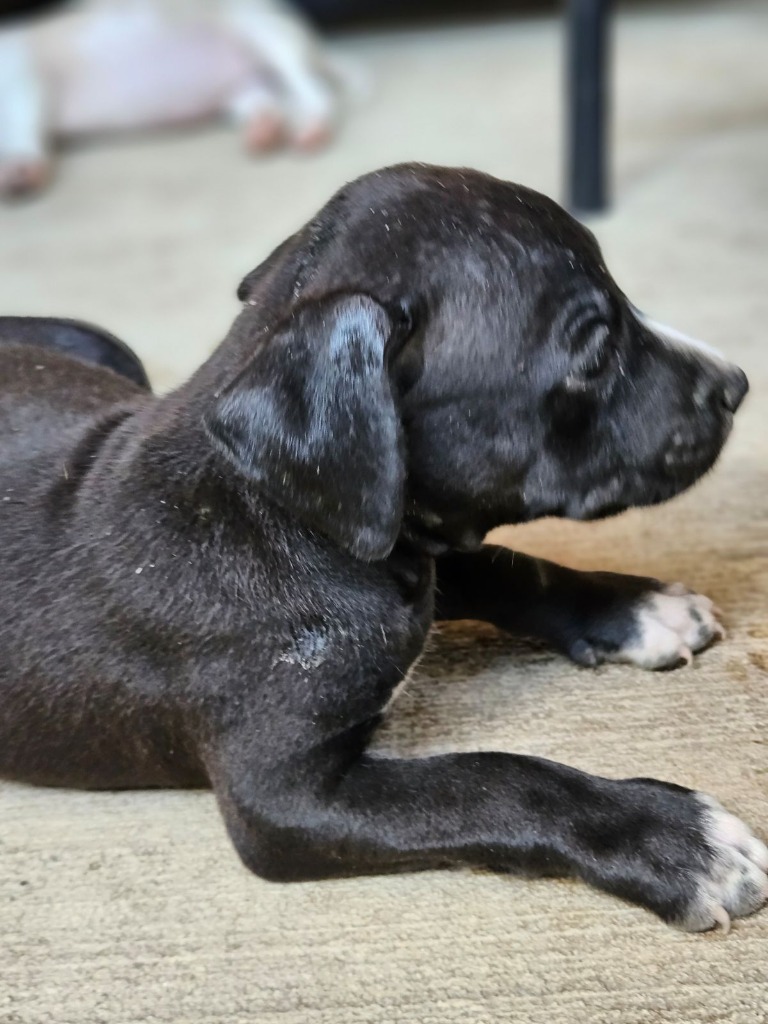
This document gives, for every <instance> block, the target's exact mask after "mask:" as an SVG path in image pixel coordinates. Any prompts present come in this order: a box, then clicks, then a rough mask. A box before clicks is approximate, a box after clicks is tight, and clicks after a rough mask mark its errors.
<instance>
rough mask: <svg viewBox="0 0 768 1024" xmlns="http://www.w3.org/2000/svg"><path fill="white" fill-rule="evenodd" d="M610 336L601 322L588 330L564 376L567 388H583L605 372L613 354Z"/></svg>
mask: <svg viewBox="0 0 768 1024" xmlns="http://www.w3.org/2000/svg"><path fill="white" fill-rule="evenodd" d="M610 337H611V332H610V330H609V328H608V325H607V324H601V325H600V326H599V327H596V328H594V329H593V330H591V331H590V332H589V335H588V337H587V338H586V339H585V342H584V344H583V346H582V347H581V349H580V351H579V354H578V356H577V357H576V359H575V361H574V365H573V367H572V369H571V372H570V373H569V374H568V377H567V378H566V385H567V386H568V388H569V390H573V391H579V390H583V389H584V388H587V387H589V385H590V384H592V383H594V382H595V381H597V380H599V379H600V377H601V376H602V375H603V374H604V373H605V371H606V370H607V369H608V367H609V365H610V363H611V356H612V354H613V350H612V347H611V344H610Z"/></svg>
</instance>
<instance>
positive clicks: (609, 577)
mask: <svg viewBox="0 0 768 1024" xmlns="http://www.w3.org/2000/svg"><path fill="white" fill-rule="evenodd" d="M588 579H589V586H585V587H584V588H583V592H582V593H581V595H580V596H581V599H582V600H581V607H580V609H579V611H578V613H577V614H576V615H575V616H574V618H573V619H572V625H571V627H570V628H569V631H568V635H567V638H566V641H565V643H564V645H563V646H564V649H565V650H566V652H567V654H568V655H569V656H570V657H571V658H572V659H573V660H574V661H575V662H577V663H578V664H580V665H586V666H595V665H599V664H601V663H602V662H604V661H618V662H626V663H628V664H631V665H637V666H638V667H640V668H645V669H671V668H678V667H679V666H681V665H688V664H690V663H691V661H692V660H693V655H694V654H696V653H697V652H698V651H702V650H703V649H704V648H705V647H708V646H709V644H711V643H712V642H713V641H714V640H720V639H722V638H723V637H724V636H725V630H724V628H723V626H722V625H721V623H720V622H719V615H720V612H719V611H718V609H717V608H715V606H714V605H713V604H712V602H711V601H710V600H709V598H708V597H704V596H703V595H702V594H694V593H692V592H691V591H690V590H688V589H687V588H686V587H684V586H683V585H682V584H680V583H673V584H669V585H666V586H665V585H664V584H661V583H659V582H658V581H657V580H653V579H644V578H642V577H637V576H621V575H616V574H613V573H594V574H591V575H590V576H589V578H588Z"/></svg>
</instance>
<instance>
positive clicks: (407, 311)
mask: <svg viewBox="0 0 768 1024" xmlns="http://www.w3.org/2000/svg"><path fill="white" fill-rule="evenodd" d="M392 322H393V323H392V336H391V338H390V341H389V358H390V359H396V358H397V356H398V355H399V354H400V352H402V350H403V347H404V346H405V343H406V342H407V341H408V339H409V338H410V337H411V336H412V335H413V333H414V331H415V329H416V325H415V321H414V315H413V311H412V309H411V308H410V306H409V305H407V304H406V303H404V302H403V303H401V304H400V305H398V306H397V308H396V309H395V310H394V311H393V313H392Z"/></svg>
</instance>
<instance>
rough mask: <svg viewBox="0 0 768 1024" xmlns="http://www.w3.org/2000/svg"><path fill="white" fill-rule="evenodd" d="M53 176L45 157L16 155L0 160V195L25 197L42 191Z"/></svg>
mask: <svg viewBox="0 0 768 1024" xmlns="http://www.w3.org/2000/svg"><path fill="white" fill-rule="evenodd" d="M50 177H51V164H50V161H49V160H46V159H45V157H15V158H12V159H11V158H5V159H3V160H0V197H2V198H3V199H23V198H25V197H28V196H31V195H34V194H35V193H37V192H40V191H41V190H42V189H43V188H45V186H46V185H47V184H48V182H49V180H50Z"/></svg>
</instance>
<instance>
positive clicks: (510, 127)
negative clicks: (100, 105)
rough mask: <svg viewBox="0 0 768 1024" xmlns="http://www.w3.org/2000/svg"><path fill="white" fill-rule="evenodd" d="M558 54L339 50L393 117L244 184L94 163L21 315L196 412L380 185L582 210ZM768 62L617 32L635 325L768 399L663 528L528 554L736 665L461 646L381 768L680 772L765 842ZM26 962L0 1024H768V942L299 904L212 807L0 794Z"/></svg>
mask: <svg viewBox="0 0 768 1024" xmlns="http://www.w3.org/2000/svg"><path fill="white" fill-rule="evenodd" d="M558 31H559V27H558V26H557V25H556V23H554V22H551V21H546V20H545V21H530V22H526V21H522V22H513V21H509V22H502V23H495V24H492V25H485V26H479V27H470V28H465V29H462V30H445V31H441V32H430V33H426V34H424V33H417V32H414V33H404V34H402V35H398V34H389V35H384V36H379V37H362V38H355V39H347V40H346V41H345V42H344V44H343V45H344V46H345V47H346V48H348V49H350V50H354V51H356V52H358V53H360V54H362V55H363V57H364V59H365V60H366V61H368V62H369V64H370V65H371V67H372V68H373V69H374V72H375V76H376V91H375V93H374V98H373V99H372V100H371V102H370V104H369V105H368V107H366V108H364V109H359V110H357V111H355V112H354V114H353V115H352V117H351V120H350V122H349V124H348V127H347V129H346V131H345V132H344V135H343V137H342V139H341V140H340V142H339V144H338V145H337V146H336V147H335V148H334V149H332V150H331V151H330V152H329V153H328V154H327V155H325V156H322V157H320V158H318V159H313V160H298V159H292V158H288V157H279V158H275V159H272V160H268V161H265V162H263V163H261V164H251V163H248V162H247V161H246V160H245V159H244V158H241V156H240V154H239V152H238V151H237V147H236V144H235V141H234V139H233V138H231V137H230V135H229V134H228V133H227V132H226V131H223V130H222V131H219V130H214V131H212V132H204V133H202V134H190V135H184V136H181V137H177V138H174V139H167V138H160V139H152V140H145V141H141V142H139V141H131V142H126V143H122V144H120V145H116V146H115V145H110V146H95V147H90V148H88V149H87V150H84V151H80V152H78V153H75V154H72V155H70V156H69V157H68V158H67V159H66V161H65V162H64V163H63V165H62V167H61V173H60V180H59V182H58V184H57V187H56V189H55V190H54V191H53V192H52V193H51V194H50V195H49V196H48V197H47V198H45V199H44V200H42V201H41V202H39V203H37V204H35V205H30V206H27V207H24V208H20V209H15V210H12V211H2V212H0V309H1V310H2V311H3V312H6V313H11V312H16V313H62V314H72V315H83V316H86V317H90V318H92V319H95V320H99V321H103V322H104V323H105V325H106V326H108V327H110V328H112V329H113V330H115V331H118V332H122V334H123V335H124V336H125V337H126V338H127V339H128V340H129V341H130V342H131V343H132V344H134V345H135V346H136V347H137V348H138V349H139V351H140V352H141V353H142V355H143V356H144V357H145V358H146V360H147V362H148V365H149V367H150V369H151V371H152V373H153V376H154V378H155V380H156V382H157V383H158V384H160V385H161V386H163V387H167V386H170V385H172V384H173V383H174V382H176V381H178V380H180V379H181V378H182V377H183V376H184V375H185V374H186V373H188V372H189V371H190V370H191V369H192V368H193V367H194V366H195V365H196V364H197V363H198V362H199V361H200V360H201V359H202V358H203V357H204V355H205V354H206V353H207V352H208V351H209V349H210V348H211V347H212V346H213V344H214V343H215V342H216V340H217V339H218V338H219V337H220V336H221V334H222V332H223V331H224V329H225V327H226V325H227V322H228V320H229V318H230V317H231V316H232V315H233V314H234V313H235V309H236V306H235V302H234V299H233V297H232V296H233V292H234V287H235V284H236V282H237V279H238V276H239V275H241V274H242V273H244V272H245V271H247V270H248V269H249V268H250V267H251V266H253V265H254V264H255V263H256V262H257V261H258V260H259V259H260V258H261V257H262V256H263V255H264V254H265V253H266V252H267V250H268V249H269V247H270V246H271V245H272V244H273V243H276V242H277V241H279V240H280V239H281V238H282V237H283V236H284V235H285V234H286V233H287V232H288V231H290V230H291V229H292V228H293V227H294V226H296V225H297V224H298V223H300V222H301V221H303V220H304V218H305V217H306V216H307V215H308V214H309V213H310V212H312V210H313V209H314V208H315V207H317V206H318V205H319V204H320V203H321V202H322V201H323V200H324V199H325V198H326V197H327V195H328V194H329V193H330V192H331V190H332V189H334V188H335V187H336V186H337V185H338V184H339V183H340V182H342V181H343V180H345V179H346V178H348V177H350V176H352V175H353V174H356V173H357V172H358V171H362V170H364V169H367V168H370V167H373V166H375V165H378V164H382V163H386V162H391V161H393V160H396V159H400V158H420V159H425V160H431V161H440V162H449V163H464V164H474V165H476V166H479V167H481V168H484V169H486V170H489V171H491V172H494V173H497V174H500V175H503V176H506V177H512V178H516V179H519V180H522V181H525V182H527V183H529V184H531V185H534V186H537V187H539V188H542V189H544V190H547V191H550V192H556V191H557V189H558V117H559V113H558V89H559V82H558V58H559V36H558ZM767 38H768V14H767V13H766V11H765V7H764V4H762V3H751V4H748V3H742V2H741V0H723V2H721V3H719V4H715V5H701V6H699V5H695V4H687V5H686V6H685V7H681V8H678V9H676V10H673V11H672V12H671V13H670V12H668V11H667V12H665V11H661V12H658V11H657V12H651V13H643V14H629V15H626V16H623V17H622V19H621V22H620V26H619V68H618V78H619V103H618V109H619V115H620V116H619V124H618V130H617V138H618V143H619V153H618V181H617V185H618V193H619V204H618V206H617V209H616V212H615V213H613V214H612V215H611V216H610V217H608V218H606V219H603V220H602V221H601V222H599V223H597V224H596V225H595V228H596V230H597V232H598V234H599V236H600V238H601V239H602V241H603V243H604V246H605V249H606V253H607V256H608V262H609V265H612V267H613V269H614V271H615V274H616V276H617V278H618V279H619V281H620V282H621V284H622V285H623V286H624V287H625V289H626V290H627V292H628V293H629V294H630V295H631V296H632V297H633V299H634V300H635V301H636V302H637V303H638V304H639V305H641V306H643V307H646V308H647V309H648V310H649V311H651V312H653V313H654V315H656V316H657V317H658V318H661V319H665V320H667V321H669V322H674V323H676V324H677V325H679V326H680V327H681V328H683V329H685V330H687V331H689V332H692V333H698V334H699V335H702V336H705V337H707V338H708V339H710V340H711V341H712V342H713V343H715V344H717V345H719V346H720V347H721V348H723V349H724V350H726V351H727V352H728V353H729V354H730V355H731V356H732V357H733V358H735V359H738V360H739V361H741V362H742V364H743V365H744V366H745V368H746V369H747V371H748V372H749V374H750V377H751V379H752V384H753V394H752V396H751V398H750V399H749V402H748V405H747V406H746V408H745V409H744V412H743V415H741V417H740V421H739V423H738V429H737V431H736V434H735V436H734V438H733V442H732V443H731V445H730V446H729V448H728V450H727V453H726V455H725V457H724V458H723V460H722V463H721V464H720V466H719V468H718V469H717V471H716V472H715V474H714V475H713V476H711V477H710V478H709V479H708V480H706V481H705V482H704V483H702V484H701V485H700V486H699V487H698V488H697V489H696V491H695V492H694V493H692V494H690V495H688V496H687V497H685V498H684V499H681V500H678V501H677V502H674V503H673V504H671V505H670V506H669V507H665V508H660V509H657V510H654V511H649V512H645V513H642V514H632V515H627V516H625V517H623V518H621V519H619V520H616V521H613V522H608V523H605V524H602V525H590V526H578V525H559V524H556V523H542V524H538V525H536V526H535V527H534V528H531V529H526V530H525V531H517V532H516V533H513V532H512V531H509V532H508V533H506V534H505V535H504V536H505V539H508V540H509V542H510V543H514V544H518V545H520V546H522V547H524V548H527V549H529V550H532V551H536V552H540V553H547V554H549V555H550V556H553V557H556V558H560V559H562V560H565V561H568V562H570V563H572V564H574V565H579V566H602V567H607V568H612V569H624V570H628V571H630V572H650V573H654V574H657V575H659V576H662V577H665V578H668V579H672V580H674V579H682V580H685V581H686V582H687V583H689V584H691V585H693V586H695V587H697V588H699V589H700V590H702V591H705V592H706V593H708V594H710V595H711V596H712V597H713V598H715V599H716V601H717V602H718V603H719V604H720V605H721V606H722V607H723V609H724V612H725V616H726V619H727V622H728V625H729V629H730V636H729V639H728V640H727V642H725V643H723V644H721V645H719V646H718V647H716V648H715V649H713V650H711V651H709V652H707V653H706V654H704V655H703V656H702V657H700V658H698V659H697V661H696V664H695V665H694V666H693V668H690V669H686V670H683V671H679V672H676V673H672V674H660V675H653V674H644V673H642V672H640V671H637V670H633V669H628V668H603V669H600V670H599V671H597V672H589V671H580V670H578V669H576V668H573V667H571V666H570V665H568V664H566V663H565V662H564V661H562V660H561V659H559V658H556V657H554V656H550V655H549V654H547V653H544V652H541V651H537V650H534V649H532V648H530V647H526V646H525V645H520V644H514V643H512V642H511V641H510V640H508V639H506V638H504V637H502V636H500V635H497V634H495V633H493V631H492V630H490V629H485V628H472V627H470V626H461V627H455V628H451V629H445V630H444V631H443V632H442V634H441V635H440V636H439V637H438V639H437V641H436V643H435V645H434V650H433V652H432V653H431V655H430V656H429V657H428V658H427V659H426V661H425V662H424V663H423V666H422V670H421V674H420V677H419V679H418V680H417V681H416V682H414V683H413V684H412V686H411V687H410V689H409V691H408V693H407V694H406V695H405V696H404V697H403V698H402V699H401V702H400V703H399V705H398V706H397V708H396V710H395V712H394V713H393V716H392V720H391V725H390V726H389V728H388V729H387V731H386V732H385V733H384V734H383V735H382V736H381V740H380V746H381V748H382V749H384V750H387V751H391V752H403V753H412V752H415V751H436V750H445V749H471V748H473V747H484V748H496V749H498V748H501V749H511V750H517V751H522V752H529V753H534V754H541V755H545V756H547V757H552V758H557V759H560V760H564V761H567V762H570V763H572V764H575V765H578V766H579V767H581V768H584V769H589V770H592V771H595V772H602V773H605V774H607V775H611V776H623V775H634V774H656V775H658V776H660V777H663V778H669V779H675V780H677V781H678V782H681V783H685V784H688V785H690V786H695V787H698V788H703V789H707V790H710V791H712V792H714V793H716V794H717V795H718V796H719V797H720V798H721V799H722V800H723V801H724V802H725V803H726V804H727V805H728V806H729V807H731V808H732V809H733V810H734V811H736V812H738V813H739V814H741V815H742V816H743V817H744V818H746V819H747V820H748V821H750V822H751V823H753V824H754V826H755V827H756V828H757V831H758V832H759V833H760V834H762V836H763V838H768V773H767V771H766V769H767V763H766V758H767V755H768V747H767V746H766V741H767V740H768V621H767V620H766V609H767V607H768V604H767V599H768V585H767V582H766V573H767V571H768V530H767V529H766V502H767V500H768V471H767V470H766V455H767V454H768V417H767V416H766V412H765V402H766V394H767V393H768V339H767V338H766V325H767V324H768V278H767V277H766V271H767V269H768V212H767V211H768V59H767V56H766V45H765V44H766V39H767ZM0 656H1V655H0ZM0 713H2V709H0ZM0 943H1V944H2V949H0V1021H2V1022H3V1024H41V1022H51V1024H100V1022H104V1024H133V1022H137V1024H138V1022H146V1024H160V1022H162V1024H179V1022H187V1021H189V1022H194V1024H214V1022H216V1024H240V1022H246V1021H248V1022H258V1024H278V1022H279V1024H395V1022H403V1024H453V1022H459V1021H461V1022H462V1024H486V1022H499V1024H500V1022H511V1021H514V1022H521V1024H603V1022H604V1024H615V1022H621V1024H635V1022H637V1024H640V1022H643V1024H651V1022H669V1021H671V1022H683V1024H693V1022H699V1021H718V1022H738V1024H763V1022H765V1021H766V1020H767V1019H768V912H765V913H764V914H763V915H762V916H758V917H756V918H753V919H750V920H747V921H744V922H741V923H739V924H738V925H737V926H736V927H735V928H734V930H733V931H732V933H731V934H730V935H729V936H727V937H724V936H723V935H721V934H711V935H707V936H704V937H689V936H685V935H682V934H678V933H676V932H674V931H671V930H669V929H667V928H665V927H664V926H663V925H661V924H660V923H659V922H658V921H657V920H655V919H654V918H652V917H651V916H650V915H649V914H646V913H645V912H643V911H641V910H636V909H634V908H632V907H629V906H624V905H622V904H621V903H619V902H617V901H615V900H612V899H610V898H608V897H604V896H602V895H598V894H595V893H593V892H590V891H589V890H587V889H586V888H585V887H583V886H581V885H577V884H571V883H564V882H561V883H558V882H527V881H521V880H515V879H509V878H502V877H494V876H485V875H480V874H470V873H461V872H456V873H428V874H423V875H417V876H406V877H395V878H384V879H365V880H351V881H344V882H334V883H324V884H319V885H314V884H313V885H302V886H298V887H293V888H290V887H289V888H279V887H273V886H270V885H267V884H265V883H262V882H260V881H258V880H256V879H254V878H252V877H250V876H249V875H247V874H246V872H245V871H244V869H242V868H241V867H240V865H239V863H238V862H237V860H236V858H235V856H234V854H233V852H232V850H231V848H230V846H229V844H228V841H227V840H226V838H225V836H224V831H223V828H222V826H221V824H220V821H219V818H218V815H217V812H216V809H215V807H214V805H213V801H212V799H211V797H210V796H209V795H208V794H204V793H200V794H198V793H193V794H177V793H173V794H166V793H159V794H158V793H150V794H146V793H136V794H119V795H111V794H101V795H89V794H82V793H68V792H47V791H45V790H34V789H28V788H25V787H20V786H10V785H5V786H0Z"/></svg>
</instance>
